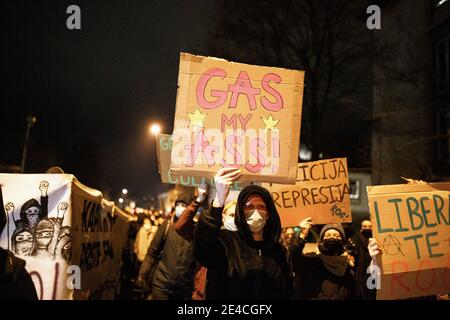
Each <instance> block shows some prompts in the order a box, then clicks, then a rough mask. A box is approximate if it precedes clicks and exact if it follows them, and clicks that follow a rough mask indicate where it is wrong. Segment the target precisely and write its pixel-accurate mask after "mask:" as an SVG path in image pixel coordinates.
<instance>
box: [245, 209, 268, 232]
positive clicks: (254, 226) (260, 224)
mask: <svg viewBox="0 0 450 320" xmlns="http://www.w3.org/2000/svg"><path fill="white" fill-rule="evenodd" d="M247 224H248V226H249V227H250V230H251V231H252V232H253V233H258V232H260V231H261V230H262V229H263V228H264V226H265V225H266V219H264V218H263V216H262V215H261V214H260V213H259V212H258V210H255V211H253V213H252V215H251V216H250V217H248V218H247Z"/></svg>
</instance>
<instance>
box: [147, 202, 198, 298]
mask: <svg viewBox="0 0 450 320" xmlns="http://www.w3.org/2000/svg"><path fill="white" fill-rule="evenodd" d="M190 207H191V206H188V207H187V208H190ZM197 208H198V206H196V207H193V208H192V207H191V209H193V210H195V211H196V209H197ZM186 211H187V210H185V212H184V213H183V214H182V215H181V217H180V219H181V218H183V216H184V215H185V213H186V214H189V212H186ZM195 211H194V215H195ZM178 221H179V220H178ZM174 222H175V224H176V223H177V221H176V220H174ZM167 223H170V222H165V223H163V224H162V225H161V226H160V227H159V228H158V231H157V232H156V235H155V238H154V239H153V241H152V243H151V244H150V247H149V250H148V252H147V256H146V257H145V260H144V262H143V263H142V266H141V271H140V275H139V277H140V278H143V279H145V277H146V274H147V273H148V272H150V271H151V269H152V268H153V267H154V264H155V263H158V265H157V267H156V271H155V274H154V276H153V282H152V288H153V290H159V291H161V292H162V293H164V295H165V296H169V297H171V298H173V299H191V296H192V291H193V288H194V276H195V271H196V261H195V260H194V258H193V257H192V241H191V240H186V239H185V238H183V237H182V236H181V235H180V234H179V233H178V232H177V231H176V228H175V226H174V224H173V223H172V224H171V225H170V226H169V228H168V230H167V227H168V226H167ZM166 230H167V231H166ZM165 232H167V236H165Z"/></svg>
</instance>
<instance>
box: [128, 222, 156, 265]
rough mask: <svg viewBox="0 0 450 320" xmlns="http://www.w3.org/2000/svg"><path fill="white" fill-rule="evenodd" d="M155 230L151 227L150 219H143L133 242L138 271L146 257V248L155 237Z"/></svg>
mask: <svg viewBox="0 0 450 320" xmlns="http://www.w3.org/2000/svg"><path fill="white" fill-rule="evenodd" d="M157 229H158V228H157V227H156V226H155V225H152V223H151V220H150V218H147V217H146V218H144V224H143V225H142V227H141V228H140V229H139V231H138V233H137V236H136V240H135V242H134V253H135V254H136V258H137V263H138V269H139V267H140V265H141V263H142V261H144V259H145V256H146V255H147V251H148V248H149V247H150V243H151V242H152V240H153V238H154V237H155V234H156V230H157Z"/></svg>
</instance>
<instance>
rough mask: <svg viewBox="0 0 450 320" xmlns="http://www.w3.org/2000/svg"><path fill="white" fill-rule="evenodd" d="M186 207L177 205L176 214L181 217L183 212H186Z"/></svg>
mask: <svg viewBox="0 0 450 320" xmlns="http://www.w3.org/2000/svg"><path fill="white" fill-rule="evenodd" d="M184 209H186V207H183V206H176V207H175V216H176V217H177V218H179V217H180V216H181V215H182V213H183V212H184Z"/></svg>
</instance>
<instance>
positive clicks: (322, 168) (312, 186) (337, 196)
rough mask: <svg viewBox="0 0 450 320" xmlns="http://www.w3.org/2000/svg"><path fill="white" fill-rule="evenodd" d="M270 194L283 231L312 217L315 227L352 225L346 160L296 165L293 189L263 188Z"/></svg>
mask: <svg viewBox="0 0 450 320" xmlns="http://www.w3.org/2000/svg"><path fill="white" fill-rule="evenodd" d="M262 185H263V187H265V188H267V189H268V190H269V191H270V193H271V194H272V198H273V200H274V202H275V205H276V208H277V210H278V213H279V214H280V219H281V224H282V226H283V227H292V226H298V224H299V222H300V221H301V220H302V219H304V218H307V217H311V218H312V220H313V222H314V223H315V224H326V223H343V222H351V221H352V214H351V208H350V189H349V183H348V169H347V159H346V158H336V159H327V160H320V161H314V162H303V163H299V164H298V172H297V180H296V184H295V185H281V184H268V183H267V184H266V183H263V184H262Z"/></svg>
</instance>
